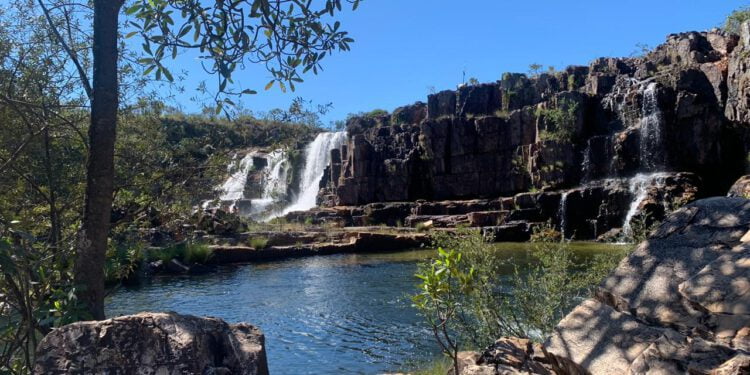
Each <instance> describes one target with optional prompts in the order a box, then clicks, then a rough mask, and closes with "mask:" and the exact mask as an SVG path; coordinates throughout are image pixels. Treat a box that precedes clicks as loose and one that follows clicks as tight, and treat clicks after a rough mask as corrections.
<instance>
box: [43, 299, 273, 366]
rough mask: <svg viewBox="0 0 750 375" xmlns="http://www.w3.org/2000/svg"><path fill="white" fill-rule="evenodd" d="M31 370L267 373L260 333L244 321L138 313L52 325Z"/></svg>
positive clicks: (262, 338) (172, 314) (262, 339)
mask: <svg viewBox="0 0 750 375" xmlns="http://www.w3.org/2000/svg"><path fill="white" fill-rule="evenodd" d="M34 373H35V374H160V375H161V374H163V375H172V374H174V375H177V374H235V375H238V374H243V375H267V374H268V364H267V361H266V351H265V345H264V337H263V333H261V331H260V330H259V329H258V328H256V327H253V326H251V325H249V324H244V323H240V324H231V325H230V324H227V323H226V322H224V321H222V320H220V319H216V318H198V317H194V316H188V315H179V314H176V313H140V314H137V315H131V316H123V317H119V318H114V319H109V320H103V321H91V322H80V323H74V324H70V325H67V326H64V327H62V328H58V329H55V330H54V331H52V332H51V333H50V334H48V335H47V336H46V337H45V338H44V339H43V340H42V342H41V343H40V344H39V347H38V348H37V360H36V364H35V366H34Z"/></svg>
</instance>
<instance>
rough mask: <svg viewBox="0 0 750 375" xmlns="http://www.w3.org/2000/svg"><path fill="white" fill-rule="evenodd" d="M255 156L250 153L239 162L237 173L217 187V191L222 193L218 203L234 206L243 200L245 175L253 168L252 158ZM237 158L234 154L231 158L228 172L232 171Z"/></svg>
mask: <svg viewBox="0 0 750 375" xmlns="http://www.w3.org/2000/svg"><path fill="white" fill-rule="evenodd" d="M255 156H256V153H253V152H251V153H248V154H247V155H245V157H243V158H242V160H240V162H239V165H238V166H237V171H235V172H234V173H232V174H231V175H230V176H229V178H227V180H226V181H224V183H223V184H222V185H221V186H220V187H219V190H220V191H221V192H222V193H221V196H219V200H220V201H222V202H227V203H231V204H234V202H236V201H238V200H240V199H242V198H244V196H245V184H247V175H248V174H249V173H250V170H251V169H252V167H253V158H254V157H255ZM237 158H238V155H237V154H235V155H234V157H233V158H232V162H231V163H229V166H228V167H227V171H228V172H231V171H232V169H233V167H234V165H235V163H236V161H237Z"/></svg>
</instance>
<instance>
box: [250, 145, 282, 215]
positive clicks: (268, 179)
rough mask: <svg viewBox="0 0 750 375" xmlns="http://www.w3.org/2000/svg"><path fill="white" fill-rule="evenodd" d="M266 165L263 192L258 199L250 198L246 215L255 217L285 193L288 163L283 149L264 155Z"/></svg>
mask: <svg viewBox="0 0 750 375" xmlns="http://www.w3.org/2000/svg"><path fill="white" fill-rule="evenodd" d="M266 160H267V161H268V166H267V167H266V171H267V172H266V174H264V176H263V192H262V194H261V197H260V198H259V199H252V200H251V201H250V202H251V203H250V212H248V213H247V214H248V216H250V217H252V218H255V219H257V218H258V216H259V215H262V214H264V213H265V212H266V211H267V210H268V209H269V207H270V206H272V205H273V204H274V203H276V202H278V200H279V199H280V198H282V197H284V196H285V195H286V192H287V174H288V163H287V153H286V151H284V150H275V151H273V152H271V153H270V154H268V156H266Z"/></svg>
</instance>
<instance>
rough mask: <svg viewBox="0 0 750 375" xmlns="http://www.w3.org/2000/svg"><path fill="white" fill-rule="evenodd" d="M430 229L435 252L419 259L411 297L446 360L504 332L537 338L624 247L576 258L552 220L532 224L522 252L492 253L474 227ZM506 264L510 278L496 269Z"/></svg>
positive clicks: (548, 330)
mask: <svg viewBox="0 0 750 375" xmlns="http://www.w3.org/2000/svg"><path fill="white" fill-rule="evenodd" d="M433 237H434V242H435V245H436V247H437V248H438V249H439V250H438V254H437V259H435V260H433V261H430V262H427V263H424V264H422V265H421V266H420V269H419V272H418V274H417V277H418V278H419V279H420V285H419V294H417V295H415V296H414V298H413V301H414V305H415V307H417V308H418V310H419V311H420V312H421V314H422V315H423V316H424V317H425V319H426V320H427V322H428V323H429V325H430V326H431V327H432V330H433V336H435V337H436V339H437V340H438V344H439V346H440V347H441V349H443V353H444V354H445V355H446V356H447V357H448V358H449V359H451V360H452V361H453V360H455V355H454V354H455V353H457V351H458V350H468V349H478V348H483V347H486V346H487V345H489V344H491V343H492V342H494V340H495V339H497V338H498V337H502V336H516V337H524V338H530V339H533V340H536V341H539V340H543V339H544V337H546V336H547V335H548V334H549V333H551V331H552V329H553V328H554V326H555V324H556V323H557V322H558V321H559V320H560V319H561V318H562V317H563V316H564V315H565V314H567V313H568V312H569V311H570V309H572V308H573V307H574V306H575V305H576V304H577V303H578V302H579V301H580V299H581V298H583V297H585V296H586V295H588V294H589V293H590V292H591V290H592V289H593V287H594V286H595V285H597V284H598V283H599V282H600V281H601V280H602V279H603V278H604V277H605V276H606V275H607V274H608V273H609V272H611V270H612V269H613V268H614V267H615V266H616V264H617V262H619V261H620V260H621V259H622V258H623V257H624V256H625V255H627V254H628V252H629V251H630V248H629V247H617V248H616V249H615V250H613V251H611V252H608V253H606V254H601V255H596V256H594V257H591V258H590V259H581V258H579V257H576V256H574V254H573V252H572V251H571V248H570V246H571V245H570V243H569V242H567V241H565V240H563V239H562V236H561V234H560V233H559V232H557V231H555V230H554V229H553V227H552V226H551V225H544V226H541V227H538V228H536V229H535V232H534V235H533V238H532V245H531V246H530V247H528V246H527V245H522V246H526V250H524V251H522V253H523V254H525V255H524V256H523V258H517V257H514V256H510V255H509V254H508V253H498V249H497V248H496V247H494V246H493V245H492V244H490V243H487V242H486V241H485V240H484V238H483V237H482V235H481V233H480V232H479V231H478V230H473V229H461V230H459V231H458V232H457V233H444V232H437V233H434V235H433ZM500 251H502V250H500ZM506 251H507V250H506ZM529 260H530V262H529ZM508 271H511V273H512V274H513V276H512V277H510V278H509V279H505V278H500V277H498V275H504V274H508Z"/></svg>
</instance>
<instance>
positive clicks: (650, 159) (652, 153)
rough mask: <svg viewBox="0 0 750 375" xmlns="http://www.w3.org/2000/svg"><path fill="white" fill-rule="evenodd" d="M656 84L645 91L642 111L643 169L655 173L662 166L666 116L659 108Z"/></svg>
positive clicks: (649, 85)
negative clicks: (663, 130) (663, 129)
mask: <svg viewBox="0 0 750 375" xmlns="http://www.w3.org/2000/svg"><path fill="white" fill-rule="evenodd" d="M656 87H657V84H656V82H651V83H649V84H648V86H646V89H645V90H644V91H643V106H642V109H641V114H642V117H641V123H640V134H641V148H640V156H641V167H643V168H644V169H645V170H649V171H654V170H657V169H658V168H659V167H661V166H662V164H663V163H662V161H663V155H662V153H663V152H664V149H663V147H662V127H663V124H664V116H663V114H662V112H661V109H660V108H659V101H658V95H657V90H656Z"/></svg>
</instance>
